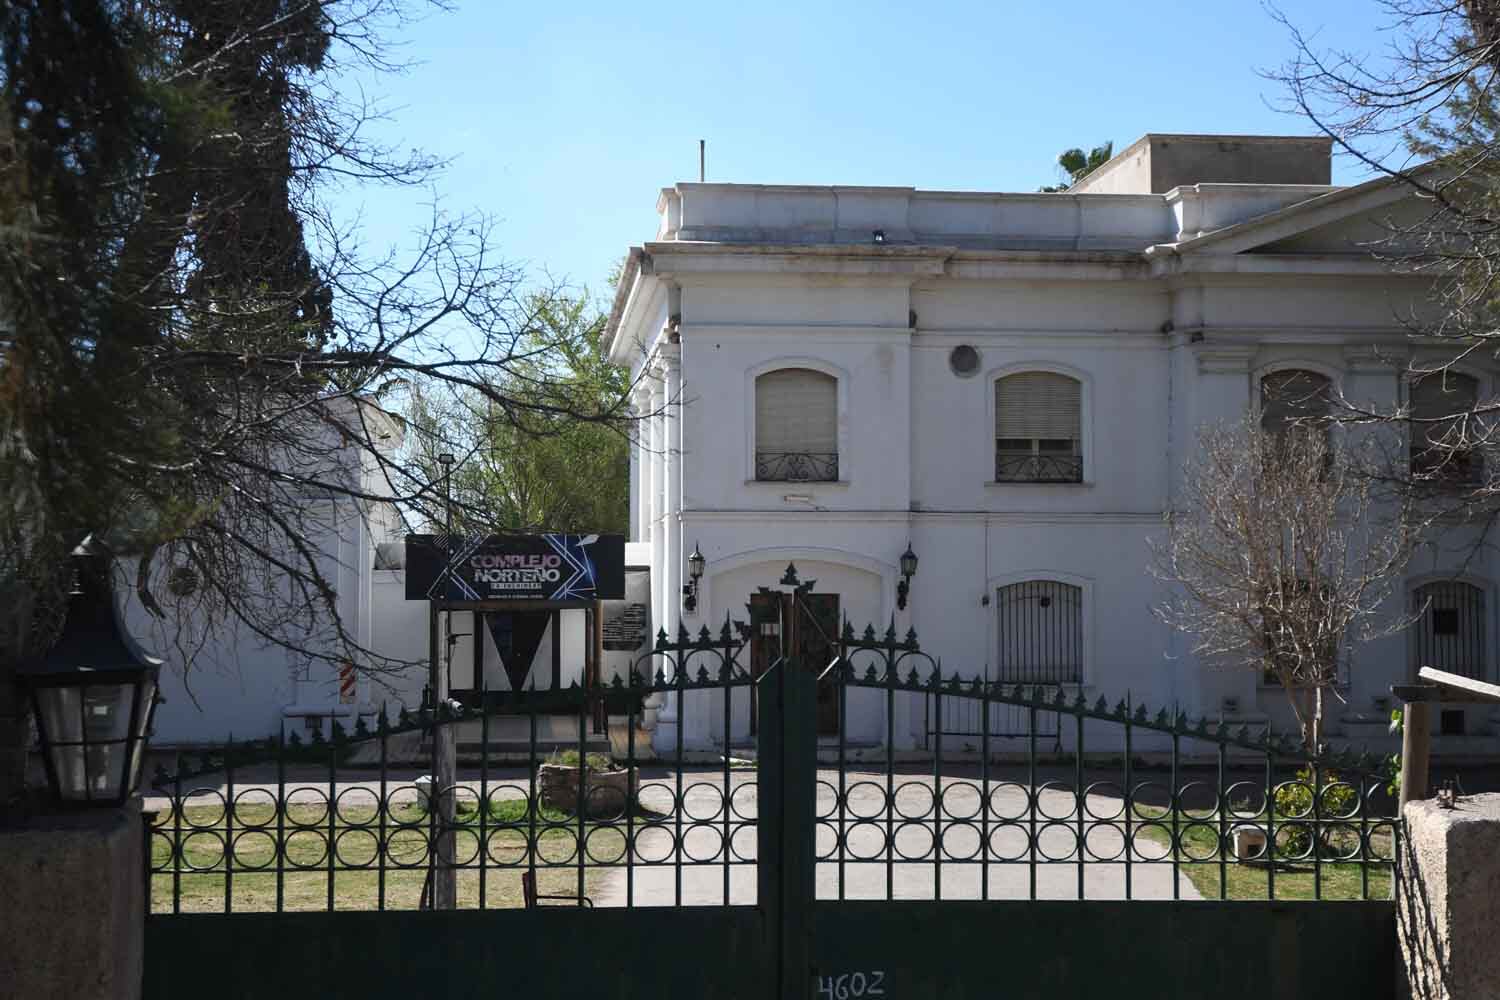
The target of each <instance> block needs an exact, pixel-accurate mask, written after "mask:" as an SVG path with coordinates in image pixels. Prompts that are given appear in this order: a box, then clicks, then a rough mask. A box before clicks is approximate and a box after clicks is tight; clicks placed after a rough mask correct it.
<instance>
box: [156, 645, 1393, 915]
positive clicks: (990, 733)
mask: <svg viewBox="0 0 1500 1000" xmlns="http://www.w3.org/2000/svg"><path fill="white" fill-rule="evenodd" d="M766 624H769V623H753V624H752V625H738V624H732V623H730V622H728V621H726V622H725V624H724V626H723V627H722V628H721V629H720V631H719V633H718V634H717V635H714V634H710V633H709V632H708V631H707V630H704V631H701V632H700V633H699V634H698V635H697V637H692V636H689V635H687V634H686V633H679V635H678V636H677V638H676V639H675V640H672V639H669V638H668V637H667V636H666V635H661V636H659V637H658V640H657V643H656V646H655V648H654V649H653V650H651V652H650V653H649V654H648V655H646V656H644V657H642V658H641V659H640V661H638V662H637V664H636V666H635V668H634V669H633V670H632V671H631V672H630V674H629V675H628V676H627V677H620V678H617V679H614V680H613V681H612V682H611V683H608V684H603V685H598V686H592V687H587V688H581V687H574V688H568V689H562V690H555V691H550V692H534V693H528V695H527V697H526V698H525V699H524V700H521V699H516V700H513V701H511V702H508V703H507V702H505V701H503V700H499V701H492V702H491V703H489V704H487V706H486V711H484V712H478V711H465V712H446V711H445V712H441V713H437V714H428V713H414V714H403V715H402V716H401V717H399V718H397V719H385V718H380V719H379V720H377V722H376V724H375V725H374V726H373V727H370V728H368V729H367V728H365V727H364V726H360V727H358V728H357V729H356V731H355V732H352V733H343V732H340V731H338V730H337V729H335V731H334V736H333V738H332V739H330V740H321V739H316V738H315V739H313V740H311V741H307V742H304V741H300V740H296V739H293V738H289V739H287V740H286V741H285V742H278V743H276V744H275V745H270V744H266V743H259V744H236V745H234V746H230V747H225V748H222V749H220V750H216V751H212V752H208V753H204V754H201V755H198V756H196V757H194V758H191V759H182V760H179V762H178V764H179V766H178V767H177V769H176V771H175V773H172V774H168V773H165V772H159V773H158V775H157V778H156V783H155V794H154V795H153V796H151V798H150V801H149V802H148V808H154V809H155V814H154V817H153V818H152V821H151V828H150V829H151V835H150V864H149V874H150V881H151V887H152V893H151V903H152V908H153V910H155V911H158V912H162V911H165V912H185V911H215V912H228V911H239V910H294V909H321V910H346V909H348V910H352V909H388V908H415V907H422V906H428V905H431V904H432V901H433V897H434V886H435V885H436V884H438V882H439V880H447V881H448V882H449V883H451V886H452V890H453V896H454V899H455V902H456V905H458V906H460V907H477V908H489V907H499V906H522V905H534V906H540V905H574V906H577V905H594V906H607V905H619V906H649V905H667V906H683V905H693V904H717V905H726V906H727V905H742V904H753V903H754V902H756V899H757V891H758V888H757V879H758V876H760V875H762V874H764V873H762V872H760V870H759V868H758V865H757V861H758V858H759V856H760V853H761V851H762V845H763V844H764V843H766V842H767V841H765V840H764V839H763V838H764V837H765V836H767V835H769V834H771V833H772V832H773V831H772V830H771V829H770V828H767V829H766V830H762V829H761V823H762V815H763V809H762V802H761V795H762V794H763V793H765V794H770V795H772V799H771V800H768V803H770V804H772V805H774V807H775V808H774V810H773V811H772V812H771V813H768V815H773V816H774V817H775V818H776V822H782V823H786V822H800V823H805V830H806V836H807V837H808V838H810V839H811V841H812V846H813V852H814V865H815V866H816V869H817V873H816V874H817V894H818V895H819V896H820V897H823V898H830V899H847V898H890V899H895V898H903V897H921V898H932V897H938V898H986V899H998V898H1023V899H1025V898H1196V897H1208V898H1222V899H1241V898H1296V897H1307V898H1380V897H1384V896H1386V895H1388V894H1389V891H1390V884H1391V879H1390V876H1391V867H1392V863H1393V859H1394V856H1395V845H1396V839H1397V834H1398V827H1397V824H1396V821H1395V820H1394V818H1393V817H1392V816H1391V813H1390V801H1389V797H1388V793H1387V783H1388V780H1389V779H1388V776H1387V775H1386V774H1384V773H1383V771H1382V769H1381V766H1380V765H1381V761H1380V760H1378V759H1375V758H1370V757H1360V756H1354V755H1349V754H1332V755H1325V756H1322V757H1308V756H1307V755H1306V754H1304V753H1303V751H1302V750H1301V748H1300V745H1299V744H1298V743H1297V742H1296V741H1295V740H1293V739H1290V738H1289V737H1287V736H1283V735H1278V734H1275V733H1273V732H1270V731H1268V730H1262V731H1257V732H1252V731H1250V730H1248V729H1246V728H1243V727H1230V726H1227V725H1224V724H1222V723H1219V722H1217V721H1212V720H1206V719H1199V720H1191V719H1188V718H1187V717H1185V716H1183V715H1181V714H1180V713H1174V712H1172V711H1170V710H1158V711H1156V712H1154V713H1152V712H1149V711H1148V710H1147V709H1146V708H1145V707H1143V706H1140V705H1135V704H1132V703H1131V702H1130V701H1129V700H1128V699H1126V698H1120V699H1118V700H1116V701H1115V702H1114V703H1113V704H1111V703H1109V702H1108V701H1106V700H1105V699H1104V698H1102V697H1095V698H1094V699H1093V700H1092V701H1090V700H1088V699H1086V698H1084V697H1083V695H1082V694H1081V693H1080V692H1079V691H1078V690H1077V689H1076V687H1075V688H1073V689H1067V688H1062V687H1040V686H1030V685H1012V684H1000V683H995V682H986V681H984V680H983V679H980V678H975V677H964V676H960V674H959V673H958V672H954V671H948V670H945V669H944V668H943V667H942V666H941V664H939V663H938V662H936V661H935V660H933V659H932V658H931V657H929V656H928V655H927V654H926V653H925V651H923V650H922V648H921V646H920V645H919V643H918V641H917V637H916V636H915V634H911V633H908V634H907V635H906V636H905V637H904V638H901V637H898V636H897V634H896V633H895V630H894V628H891V629H887V631H886V632H885V634H884V635H878V634H877V633H876V632H875V630H874V629H873V628H871V629H866V630H865V632H864V633H863V634H862V635H856V634H855V633H854V631H853V629H852V628H850V627H849V626H848V625H847V624H846V625H845V626H844V628H843V630H842V632H841V634H839V635H835V636H828V637H826V639H827V640H828V641H827V642H825V643H819V644H816V648H818V649H827V650H830V651H831V652H830V654H829V655H830V662H828V663H826V664H807V663H799V662H797V659H796V657H795V656H780V655H778V656H777V657H775V658H773V659H772V661H771V662H772V666H771V668H770V671H777V670H780V671H788V672H797V673H796V674H795V675H796V676H798V677H807V678H809V680H808V681H807V683H808V684H809V686H811V685H812V684H814V683H815V684H816V685H822V686H825V687H826V688H827V689H829V694H830V696H831V697H834V698H836V699H837V701H838V704H839V709H840V710H839V713H838V719H839V729H838V732H837V734H836V736H835V737H834V738H830V739H826V740H823V741H822V742H819V740H818V739H817V737H816V736H815V734H813V733H811V732H808V733H805V734H803V733H779V732H777V731H775V729H774V728H773V727H769V726H767V725H764V724H763V725H762V727H761V729H760V732H759V733H758V737H757V738H758V740H759V743H758V745H757V744H750V743H749V742H747V738H748V732H749V729H748V726H749V720H750V718H751V701H752V699H755V698H764V697H766V695H765V694H764V693H763V692H761V691H760V685H761V684H762V683H763V682H764V680H765V678H766V677H767V676H771V674H769V673H767V674H761V675H759V676H752V675H751V672H750V670H749V669H747V667H746V666H744V664H746V663H749V662H750V658H749V656H748V655H747V654H748V647H749V644H750V642H751V641H752V639H753V638H754V637H756V636H761V637H765V638H764V639H763V641H773V639H774V637H775V636H776V634H777V633H776V630H773V629H769V628H763V627H761V626H763V625H766ZM788 676H791V674H789V675H788ZM954 704H962V705H963V706H965V711H969V712H972V713H974V714H975V715H977V717H978V719H979V725H978V726H977V727H976V728H975V731H974V732H973V733H969V734H960V735H953V734H952V733H949V734H947V735H943V736H940V737H939V738H938V739H937V740H936V741H935V742H934V743H932V744H931V745H930V747H929V751H928V753H927V754H925V755H914V754H913V753H912V752H911V751H910V750H908V749H906V748H905V747H904V746H903V745H902V741H901V740H900V739H898V736H899V735H900V734H902V732H903V729H902V728H901V727H902V726H905V727H907V728H906V729H905V730H904V732H906V733H910V732H911V731H912V730H911V724H912V723H913V722H914V721H915V720H920V719H922V718H927V719H929V720H931V721H932V722H933V723H935V725H934V726H933V729H934V731H936V732H938V733H943V732H944V730H943V720H942V717H943V714H944V713H945V712H948V711H950V710H951V706H952V705H954ZM851 705H857V706H858V707H859V708H860V713H859V716H858V717H859V718H860V719H864V720H870V719H874V720H878V723H879V728H880V729H881V730H882V731H881V732H880V733H874V734H872V733H871V732H869V731H864V732H861V733H860V734H859V736H860V738H859V739H857V740H856V739H852V738H851V737H850V733H849V726H850V721H849V720H850V719H851V712H850V707H851ZM669 707H670V708H672V709H674V710H675V712H676V719H677V720H678V721H679V722H680V721H681V720H682V719H683V718H684V717H691V718H694V719H695V720H697V723H696V724H697V725H699V726H702V727H705V728H707V730H708V731H709V732H710V734H711V735H712V739H711V740H709V741H708V742H707V743H704V742H702V741H699V742H697V743H696V744H695V743H693V742H691V741H689V740H688V738H687V736H686V735H685V733H684V728H685V727H684V726H683V725H681V724H678V725H675V726H670V727H668V726H665V725H664V723H666V722H668V721H670V720H667V719H663V718H662V717H661V716H662V715H663V713H664V710H665V709H667V708H669ZM769 708H770V706H768V705H767V704H765V703H762V706H761V713H760V714H761V719H762V722H763V723H765V722H766V720H767V719H768V718H770V717H771V713H770V712H769ZM999 713H1007V714H1008V717H1010V718H1012V719H1019V720H1020V725H1019V726H1018V727H1015V729H1014V731H1012V732H1009V733H1008V734H1007V735H1004V736H1001V735H997V734H996V730H995V727H994V726H992V725H991V721H992V718H993V717H994V716H995V715H996V714H999ZM601 719H602V720H605V721H606V722H607V725H604V726H599V725H597V724H596V723H597V720H601ZM518 720H519V722H518ZM543 723H545V724H546V725H545V726H544V725H543ZM653 723H654V728H647V727H648V726H652V725H653ZM518 724H519V725H520V727H521V728H522V729H523V730H524V731H525V734H526V738H525V739H522V740H519V741H512V742H510V743H508V744H505V743H501V742H497V740H496V739H495V738H494V737H495V734H496V732H498V731H500V730H501V729H504V730H506V731H507V732H513V731H514V729H515V727H516V726H517V725H518ZM558 725H565V726H567V727H569V728H570V731H571V737H570V738H569V739H567V740H566V741H563V740H557V739H552V740H548V739H544V738H541V737H539V735H538V733H539V732H553V733H554V735H555V729H556V727H557V726H558ZM596 729H601V730H603V731H595V730H596ZM872 735H873V736H874V737H875V738H874V739H872V738H871V737H872ZM439 736H452V737H453V738H454V739H455V741H456V743H457V745H458V747H459V759H460V765H461V769H460V772H459V775H458V780H457V781H456V782H455V783H454V784H452V785H451V786H450V787H433V786H432V784H431V783H430V782H429V781H427V780H426V779H424V778H423V775H424V774H425V773H427V772H428V771H429V770H430V768H429V766H428V762H429V761H430V759H431V748H432V743H433V740H434V739H435V738H437V737H439ZM767 741H778V742H775V743H771V742H767ZM471 744H477V746H479V747H488V748H489V749H490V752H489V753H478V752H476V751H474V750H473V749H472V748H471V749H469V750H466V749H465V748H466V747H468V746H470V745H471ZM795 748H805V750H806V754H807V756H806V758H805V760H806V763H807V764H808V766H815V767H816V768H817V775H816V780H815V783H814V785H813V788H812V793H811V795H812V800H813V801H811V802H809V803H805V804H802V803H798V802H795V801H792V800H790V799H787V798H785V797H784V793H783V792H779V791H776V790H775V789H781V788H782V787H783V786H782V785H781V784H780V782H782V781H783V779H782V778H780V777H778V778H776V779H775V782H776V783H775V784H772V785H768V784H767V781H768V780H769V779H768V778H767V776H766V775H763V774H761V773H760V771H759V768H758V765H757V762H756V758H757V757H758V758H759V759H760V760H761V761H764V760H765V759H766V755H767V753H770V752H772V751H774V754H773V756H774V755H780V754H785V753H787V752H789V751H791V750H793V749H795ZM757 751H758V752H757ZM797 752H798V753H801V752H802V750H801V749H798V750H797ZM814 756H816V763H815V764H814V763H813V757H814ZM798 759H801V758H798ZM787 760H788V761H789V763H788V766H791V765H790V761H791V760H792V758H787ZM787 787H790V786H787ZM768 789H769V791H768ZM799 817H800V819H799Z"/></svg>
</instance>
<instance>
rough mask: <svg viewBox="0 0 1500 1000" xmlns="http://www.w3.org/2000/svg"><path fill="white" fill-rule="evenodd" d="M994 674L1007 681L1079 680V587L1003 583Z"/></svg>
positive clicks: (1053, 583) (1044, 582)
mask: <svg viewBox="0 0 1500 1000" xmlns="http://www.w3.org/2000/svg"><path fill="white" fill-rule="evenodd" d="M996 596H997V597H998V600H997V601H996V604H997V606H998V609H999V610H998V614H999V617H1000V629H999V633H1000V649H999V656H998V659H997V664H998V669H997V671H996V675H995V679H996V680H998V681H1000V682H1002V683H1007V684H1078V683H1080V682H1081V681H1082V678H1083V588H1081V587H1075V586H1073V585H1072V584H1068V583H1059V582H1057V581H1055V580H1027V581H1026V582H1024V583H1013V584H1011V585H1009V586H1007V587H1001V588H1000V589H999V591H998V592H997V594H996Z"/></svg>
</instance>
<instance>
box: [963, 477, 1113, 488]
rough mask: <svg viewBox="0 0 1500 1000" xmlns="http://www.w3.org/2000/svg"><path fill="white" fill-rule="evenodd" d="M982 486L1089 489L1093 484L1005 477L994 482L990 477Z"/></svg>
mask: <svg viewBox="0 0 1500 1000" xmlns="http://www.w3.org/2000/svg"><path fill="white" fill-rule="evenodd" d="M984 488H985V489H986V490H1009V489H1017V488H1019V489H1023V490H1034V489H1038V488H1046V489H1053V490H1091V489H1093V488H1094V484H1093V483H1091V482H1087V481H1085V482H1082V483H1044V482H1036V481H1032V480H1024V479H1006V480H1003V481H1000V482H996V481H995V480H993V479H991V480H989V481H987V482H986V483H985V484H984Z"/></svg>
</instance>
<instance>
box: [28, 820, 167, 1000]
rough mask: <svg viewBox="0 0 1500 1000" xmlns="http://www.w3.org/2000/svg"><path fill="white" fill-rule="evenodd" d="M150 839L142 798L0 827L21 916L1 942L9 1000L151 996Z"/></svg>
mask: <svg viewBox="0 0 1500 1000" xmlns="http://www.w3.org/2000/svg"><path fill="white" fill-rule="evenodd" d="M143 838H144V832H143V828H142V822H141V811H140V802H139V800H136V802H135V803H134V804H133V805H131V806H127V807H126V808H123V809H91V810H87V811H82V812H78V813H73V814H69V815H64V816H55V817H35V818H33V819H32V820H30V821H29V822H28V823H27V825H26V826H25V827H22V828H3V829H0V900H3V901H4V902H3V903H0V907H3V909H4V911H5V912H6V913H8V914H9V915H10V916H11V917H12V918H13V919H12V920H11V921H10V922H9V924H7V925H6V931H7V932H6V933H3V934H0V994H3V995H5V996H8V997H28V998H35V1000H45V998H48V997H58V998H62V997H66V998H68V1000H136V998H138V997H139V996H140V995H141V974H142V956H143V954H144V944H145V940H144V930H145V914H146V898H145V854H144V851H145V846H144V842H143ZM5 923H6V922H5V921H0V924H5Z"/></svg>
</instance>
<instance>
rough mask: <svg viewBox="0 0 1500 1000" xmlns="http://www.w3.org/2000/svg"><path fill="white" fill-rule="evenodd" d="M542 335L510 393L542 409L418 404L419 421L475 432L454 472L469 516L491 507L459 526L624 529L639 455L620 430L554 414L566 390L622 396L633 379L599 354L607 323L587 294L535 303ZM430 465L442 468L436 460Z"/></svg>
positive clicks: (581, 395)
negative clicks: (552, 401)
mask: <svg viewBox="0 0 1500 1000" xmlns="http://www.w3.org/2000/svg"><path fill="white" fill-rule="evenodd" d="M532 306H533V312H534V315H535V318H536V323H537V330H536V331H535V332H534V333H532V334H530V335H528V337H527V338H526V340H525V341H524V343H523V345H522V350H521V352H520V353H521V354H522V356H523V359H522V360H518V361H517V363H516V364H515V365H514V366H513V368H514V372H513V385H512V386H511V387H510V395H511V396H513V397H514V398H522V399H527V400H529V401H530V402H532V403H533V404H535V407H536V408H535V409H533V410H531V411H530V412H526V413H516V412H513V411H511V410H509V409H507V408H506V407H503V406H499V405H496V404H495V403H493V402H492V401H490V400H488V399H485V398H484V397H482V396H479V395H476V394H469V395H468V396H465V397H463V398H461V399H460V400H457V401H455V402H456V404H457V405H454V406H450V407H449V408H448V410H447V412H445V413H441V414H439V413H436V412H434V411H433V410H432V408H431V407H430V406H428V405H427V404H426V401H425V400H418V401H417V403H416V405H415V406H414V408H413V412H412V418H413V421H414V422H416V423H419V424H421V423H425V424H428V425H433V424H437V423H444V424H448V425H450V426H465V427H468V428H470V433H471V435H472V436H471V438H469V439H468V440H467V441H466V445H467V447H466V450H465V452H464V453H462V454H458V455H455V458H458V459H460V460H459V461H458V463H457V465H456V467H455V471H454V473H453V491H454V495H455V496H456V497H458V498H459V501H460V502H459V504H458V507H459V508H460V510H461V511H467V512H475V511H482V512H483V514H484V516H483V517H482V518H480V519H479V520H478V522H477V523H476V521H475V519H474V518H473V517H472V516H464V515H462V514H461V515H460V516H459V517H458V519H457V522H458V523H457V525H456V528H457V529H458V530H473V529H475V528H482V527H483V526H485V525H488V526H489V527H490V528H492V529H494V528H498V529H503V530H514V531H573V532H591V531H596V532H619V533H623V532H624V531H625V530H626V521H627V520H628V518H629V513H630V498H629V480H630V451H629V442H628V440H627V437H626V435H625V434H623V433H622V432H621V430H620V428H618V427H612V426H608V425H605V424H599V423H586V422H580V421H577V420H574V419H571V417H570V416H569V414H568V413H567V412H566V411H557V412H552V411H550V410H548V409H547V408H546V404H547V402H548V398H549V397H550V396H551V395H552V394H553V393H554V392H556V391H558V390H559V389H561V391H562V392H564V393H565V394H566V395H567V396H568V397H569V398H572V399H575V400H578V399H590V398H592V399H595V400H596V401H598V402H599V403H600V404H601V405H604V404H607V403H609V402H611V401H613V400H616V399H619V398H620V397H621V395H622V394H623V393H624V392H625V391H626V390H627V389H628V387H629V378H628V376H627V375H626V374H625V372H624V371H623V370H622V369H620V368H619V367H617V366H615V365H613V364H610V363H609V361H608V360H607V359H605V358H603V357H601V356H600V354H599V350H598V343H599V334H600V332H601V331H602V330H603V328H604V322H605V319H606V317H605V316H604V315H603V314H602V313H600V312H599V311H598V310H597V309H596V308H595V307H594V306H593V304H592V302H591V301H590V299H589V297H588V296H587V294H585V295H582V296H579V297H576V298H566V297H558V298H554V299H545V300H537V301H535V302H533V303H532ZM425 461H427V462H429V463H432V469H433V471H434V472H435V471H436V464H435V462H434V461H433V458H432V456H431V455H428V456H426V457H425Z"/></svg>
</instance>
